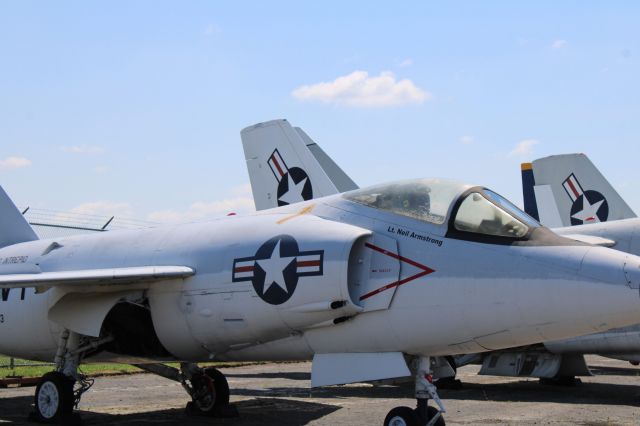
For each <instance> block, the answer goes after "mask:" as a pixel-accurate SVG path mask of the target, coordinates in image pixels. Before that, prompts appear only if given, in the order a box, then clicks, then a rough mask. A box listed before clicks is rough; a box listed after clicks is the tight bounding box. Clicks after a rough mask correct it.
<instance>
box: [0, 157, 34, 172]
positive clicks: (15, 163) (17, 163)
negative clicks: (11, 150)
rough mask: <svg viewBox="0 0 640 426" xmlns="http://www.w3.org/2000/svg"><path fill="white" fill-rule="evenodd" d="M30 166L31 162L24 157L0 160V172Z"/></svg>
mask: <svg viewBox="0 0 640 426" xmlns="http://www.w3.org/2000/svg"><path fill="white" fill-rule="evenodd" d="M30 165H31V160H29V159H28V158H24V157H7V158H5V159H4V160H0V170H10V169H19V168H21V167H29V166H30Z"/></svg>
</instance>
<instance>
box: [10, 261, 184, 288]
mask: <svg viewBox="0 0 640 426" xmlns="http://www.w3.org/2000/svg"><path fill="white" fill-rule="evenodd" d="M194 274H195V271H194V270H193V269H192V268H189V267H188V266H135V267H130V268H107V269H80V270H75V271H56V272H41V273H24V274H21V273H18V274H6V275H0V288H24V287H58V286H79V285H96V286H120V285H128V284H137V283H143V282H150V281H159V280H168V279H172V278H186V277H190V276H191V275H194Z"/></svg>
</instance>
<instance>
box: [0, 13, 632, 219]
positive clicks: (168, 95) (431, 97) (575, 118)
mask: <svg viewBox="0 0 640 426" xmlns="http://www.w3.org/2000/svg"><path fill="white" fill-rule="evenodd" d="M638 22H640V4H637V3H634V2H607V3H604V2H601V3H596V2H577V1H576V2H571V1H565V2H551V1H547V2H545V1H536V2H529V3H524V2H506V1H500V2H497V1H496V2H475V1H468V2H437V3H435V2H422V1H421V2H371V1H367V2H337V1H336V2H332V1H323V2H293V1H291V2H278V1H276V2H257V1H256V2H245V1H237V2H226V3H222V2H211V1H202V2H198V1H187V2H160V1H153V2H152V1H148V2H146V1H132V2H117V1H114V2H102V3H98V2H71V1H67V2H29V1H20V2H18V1H14V2H2V3H0V184H2V186H3V187H4V188H5V189H6V190H7V192H9V194H10V195H11V196H12V197H13V199H14V200H15V201H16V203H17V204H19V205H21V206H26V205H30V206H34V207H39V208H47V209H55V210H65V211H66V210H74V211H79V212H85V213H97V214H116V215H120V216H122V215H125V216H130V217H134V218H138V219H148V220H155V221H164V220H174V221H180V220H193V219H200V218H204V217H215V216H219V215H222V214H225V213H226V212H228V211H230V210H235V211H246V210H247V209H248V208H249V206H250V200H249V198H250V194H249V193H248V192H247V183H248V176H247V172H246V169H245V165H244V159H243V154H242V148H241V144H240V137H239V131H240V129H242V128H243V127H245V126H248V125H251V124H254V123H256V122H259V121H266V120H270V119H274V118H287V119H289V121H291V123H292V124H294V125H297V126H300V127H302V128H304V129H305V130H306V131H307V133H308V134H309V135H310V136H311V137H312V138H314V139H315V140H316V141H317V142H318V143H320V144H321V146H322V147H323V148H324V149H325V151H327V153H329V154H330V155H331V156H332V157H333V158H334V159H335V160H336V161H337V162H338V163H339V164H340V165H341V166H342V167H343V169H344V170H345V171H346V172H347V173H349V174H350V175H351V176H352V177H353V179H354V180H355V181H356V182H358V183H359V184H360V185H361V186H365V185H370V184H375V183H379V182H382V181H386V180H394V179H401V178H409V177H422V176H441V177H450V178H456V179H459V180H465V181H470V182H473V183H478V184H483V185H486V186H489V187H491V188H493V189H495V190H496V191H498V192H500V193H502V194H503V195H505V196H507V197H508V198H510V199H512V200H514V201H515V202H517V203H518V204H520V203H521V193H520V174H519V163H520V162H521V161H524V160H533V159H534V158H537V157H540V156H544V155H549V154H556V153H567V152H584V153H586V154H588V155H589V156H590V157H591V159H592V160H593V161H594V163H596V165H597V166H598V167H600V169H601V170H602V171H603V173H604V174H605V175H606V176H607V177H608V178H609V180H610V181H611V182H612V184H613V185H614V187H616V188H617V189H618V190H619V191H620V192H621V194H622V195H623V197H625V198H626V199H627V200H628V202H629V204H630V205H631V206H632V208H634V209H635V210H636V211H640V190H639V189H638V188H637V185H636V183H635V182H636V180H637V176H638V174H639V173H640V172H639V171H638V170H637V168H636V167H635V166H636V163H637V157H638V153H639V150H640V149H639V148H638V145H637V142H638V139H639V138H638V135H640V120H639V119H638V118H639V117H640V83H639V82H638V76H640V26H639V25H638ZM356 71H358V72H360V73H357V74H354V72H356ZM341 77H343V79H342V80H339V82H340V81H341V82H343V83H344V84H347V85H349V84H352V85H353V84H355V83H354V81H355V80H357V78H361V79H364V82H365V83H367V84H369V85H370V86H371V87H373V88H374V89H375V90H377V91H378V92H376V93H377V94H378V95H379V96H377V97H376V96H373V97H371V96H367V95H366V94H363V93H359V92H358V90H355V89H354V90H351V91H347V92H346V93H337V92H336V84H335V80H336V79H339V78H341ZM358 81H360V82H362V80H358ZM321 82H325V83H333V84H328V85H325V86H322V87H319V88H318V87H317V86H314V85H316V84H318V83H321ZM304 86H310V87H311V89H310V90H307V91H306V92H304V91H303V92H304V93H303V92H300V90H299V89H300V88H301V87H304ZM297 90H298V91H297ZM301 93H303V95H301ZM296 94H297V96H296Z"/></svg>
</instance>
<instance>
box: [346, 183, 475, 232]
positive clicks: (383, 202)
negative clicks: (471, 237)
mask: <svg viewBox="0 0 640 426" xmlns="http://www.w3.org/2000/svg"><path fill="white" fill-rule="evenodd" d="M468 188H470V186H469V185H466V184H464V183H460V182H455V181H448V180H442V179H417V180H410V181H403V182H393V183H389V184H384V185H378V186H373V187H370V188H364V189H359V190H356V191H352V192H348V193H347V194H345V198H346V199H348V200H351V201H355V202H356V203H360V204H364V205H366V206H369V207H374V208H376V209H380V210H385V211H389V212H393V213H397V214H399V215H402V216H408V217H412V218H414V219H418V220H423V221H425V222H430V223H434V224H437V225H440V224H442V223H444V221H445V220H446V217H447V213H448V212H449V208H450V207H451V205H452V204H453V202H454V201H455V200H456V199H457V198H458V197H459V196H460V194H462V193H463V192H464V191H466V190H467V189H468Z"/></svg>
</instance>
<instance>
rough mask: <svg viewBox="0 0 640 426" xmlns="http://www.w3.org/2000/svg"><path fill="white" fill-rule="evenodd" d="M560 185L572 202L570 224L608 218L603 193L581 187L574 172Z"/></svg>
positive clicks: (599, 220) (607, 209)
mask: <svg viewBox="0 0 640 426" xmlns="http://www.w3.org/2000/svg"><path fill="white" fill-rule="evenodd" d="M562 187H563V188H564V190H565V191H566V193H567V195H568V196H569V198H570V199H571V202H572V203H573V204H572V205H571V213H570V216H571V225H573V226H575V225H582V224H585V223H598V222H606V220H607V219H608V218H609V203H608V202H607V199H606V198H605V197H604V195H602V194H601V193H599V192H598V191H593V190H586V191H585V190H584V189H582V185H580V182H578V179H577V178H576V176H575V174H573V173H571V174H570V175H569V177H568V178H566V179H565V180H564V182H562Z"/></svg>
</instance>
